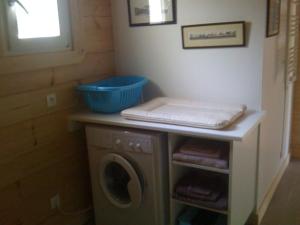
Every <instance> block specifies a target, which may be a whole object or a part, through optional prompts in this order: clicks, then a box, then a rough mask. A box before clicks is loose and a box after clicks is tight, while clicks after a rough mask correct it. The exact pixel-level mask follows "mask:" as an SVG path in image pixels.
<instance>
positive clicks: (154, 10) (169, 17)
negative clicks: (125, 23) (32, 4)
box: [127, 0, 177, 27]
mask: <svg viewBox="0 0 300 225" xmlns="http://www.w3.org/2000/svg"><path fill="white" fill-rule="evenodd" d="M127 4H128V16H129V25H130V26H131V27H136V26H153V25H167V24H176V23H177V15H176V0H160V2H159V1H151V0H127ZM151 4H152V5H151Z"/></svg>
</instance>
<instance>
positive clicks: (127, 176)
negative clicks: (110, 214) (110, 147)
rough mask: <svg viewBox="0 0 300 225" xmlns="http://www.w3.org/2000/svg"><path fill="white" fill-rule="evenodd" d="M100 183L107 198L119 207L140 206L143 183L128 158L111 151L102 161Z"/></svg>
mask: <svg viewBox="0 0 300 225" xmlns="http://www.w3.org/2000/svg"><path fill="white" fill-rule="evenodd" d="M99 171H100V185H101V188H102V190H103V192H104V195H105V196H106V198H107V199H108V200H109V201H110V202H111V203H112V204H113V205H114V206H116V207H118V208H138V207H139V206H140V205H141V202H142V196H143V193H142V192H143V191H142V185H141V182H140V179H139V176H138V174H137V173H136V171H135V169H134V168H133V166H132V165H131V164H130V162H129V161H128V160H126V159H125V158H123V157H122V156H120V155H117V154H114V153H111V154H108V155H106V156H104V157H103V158H102V160H101V163H100V168H99Z"/></svg>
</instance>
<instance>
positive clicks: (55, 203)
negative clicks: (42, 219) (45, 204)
mask: <svg viewBox="0 0 300 225" xmlns="http://www.w3.org/2000/svg"><path fill="white" fill-rule="evenodd" d="M50 206H51V209H58V208H59V207H60V197H59V194H56V195H54V196H53V197H52V198H50Z"/></svg>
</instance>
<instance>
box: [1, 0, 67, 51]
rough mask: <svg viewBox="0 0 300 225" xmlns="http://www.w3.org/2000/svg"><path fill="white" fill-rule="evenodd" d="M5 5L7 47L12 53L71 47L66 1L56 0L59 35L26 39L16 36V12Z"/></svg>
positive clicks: (64, 49)
mask: <svg viewBox="0 0 300 225" xmlns="http://www.w3.org/2000/svg"><path fill="white" fill-rule="evenodd" d="M4 4H5V3H4ZM5 5H6V6H5V11H6V24H7V27H6V29H7V35H8V49H9V51H10V53H11V54H12V55H17V54H24V53H38V52H57V51H68V50H70V49H71V48H72V35H71V24H70V10H69V4H68V1H66V0H57V6H58V16H59V26H60V36H58V37H42V38H28V39H19V38H18V37H17V36H18V25H17V17H16V14H15V12H14V10H13V7H11V6H9V5H8V4H5ZM16 6H17V5H16ZM17 7H18V6H17Z"/></svg>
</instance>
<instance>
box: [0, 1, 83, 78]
mask: <svg viewBox="0 0 300 225" xmlns="http://www.w3.org/2000/svg"><path fill="white" fill-rule="evenodd" d="M4 1H5V0H0V75H1V74H9V73H17V72H25V71H34V70H39V69H45V68H51V67H57V66H63V65H71V64H77V63H80V62H81V61H82V60H83V59H84V57H85V54H86V52H85V50H84V49H83V48H82V44H81V40H82V28H81V20H80V17H79V8H78V2H77V1H78V0H65V1H67V2H68V5H69V18H70V20H69V24H70V25H69V27H70V33H71V37H72V47H68V48H65V49H63V50H59V51H55V52H54V51H47V52H45V51H39V52H20V53H16V52H14V51H11V49H10V46H9V40H8V37H9V33H8V29H7V21H6V7H7V6H6V5H5V2H4ZM61 29H64V28H63V27H61ZM34 48H35V47H34Z"/></svg>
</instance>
